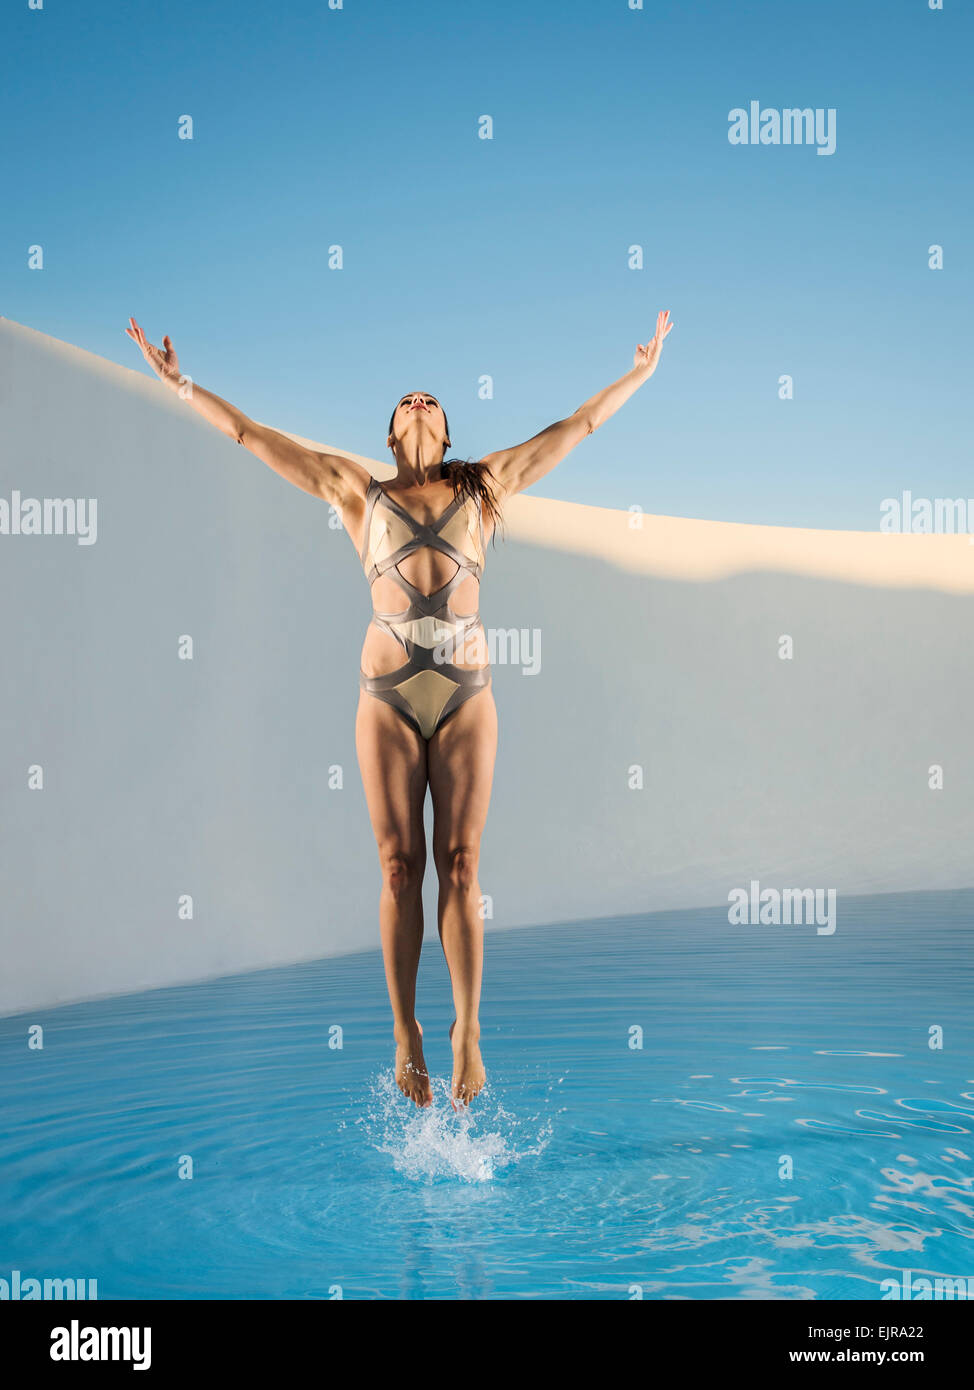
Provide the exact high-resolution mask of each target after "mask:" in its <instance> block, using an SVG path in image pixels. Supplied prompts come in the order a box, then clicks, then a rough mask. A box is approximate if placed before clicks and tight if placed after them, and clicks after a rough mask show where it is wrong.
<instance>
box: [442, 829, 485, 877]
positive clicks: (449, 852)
mask: <svg viewBox="0 0 974 1390" xmlns="http://www.w3.org/2000/svg"><path fill="white" fill-rule="evenodd" d="M479 863H480V845H479V844H478V843H477V842H476V841H474V840H469V839H468V840H461V841H458V842H457V843H456V844H453V845H450V846H448V847H447V848H446V849H444V850H443V851H442V852H441V853H439V854H438V855H437V858H436V872H437V875H438V876H439V880H440V883H441V884H443V885H446V884H449V885H450V886H451V887H453V888H472V887H473V886H474V884H475V883H476V882H477V868H478V866H479Z"/></svg>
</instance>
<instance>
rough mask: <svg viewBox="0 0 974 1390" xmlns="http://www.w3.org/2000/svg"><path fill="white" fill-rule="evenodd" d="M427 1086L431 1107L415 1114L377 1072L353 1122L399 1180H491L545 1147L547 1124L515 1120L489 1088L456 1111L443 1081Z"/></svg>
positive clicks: (389, 1074) (387, 1076)
mask: <svg viewBox="0 0 974 1390" xmlns="http://www.w3.org/2000/svg"><path fill="white" fill-rule="evenodd" d="M431 1082H432V1087H433V1104H432V1105H429V1106H427V1107H426V1108H425V1109H423V1110H420V1109H419V1108H418V1107H417V1106H415V1105H414V1104H413V1103H412V1101H408V1100H407V1099H406V1098H405V1096H403V1094H402V1092H401V1091H400V1090H399V1088H398V1087H397V1086H396V1083H395V1079H394V1077H393V1074H392V1072H391V1071H385V1072H380V1073H379V1075H378V1076H376V1077H374V1078H373V1081H372V1083H371V1087H370V1091H369V1104H368V1107H367V1110H366V1113H365V1115H364V1116H363V1117H362V1119H360V1120H359V1121H358V1123H360V1124H361V1125H362V1126H363V1128H364V1131H365V1135H366V1138H367V1139H368V1140H369V1142H370V1143H371V1144H372V1146H373V1147H374V1148H376V1149H378V1151H379V1152H380V1153H384V1154H388V1155H389V1156H390V1158H391V1159H392V1166H393V1167H394V1168H395V1169H396V1171H397V1172H398V1173H401V1174H402V1175H403V1177H406V1178H409V1179H411V1180H412V1181H414V1182H417V1181H423V1180H426V1181H430V1180H432V1179H435V1178H453V1179H457V1178H459V1179H460V1181H461V1182H468V1183H486V1182H491V1181H492V1180H493V1179H494V1178H495V1177H496V1175H497V1174H498V1172H499V1171H500V1170H501V1169H503V1168H508V1167H510V1166H511V1165H513V1164H516V1163H519V1162H520V1161H521V1160H522V1159H525V1158H529V1157H535V1156H536V1155H538V1154H540V1153H541V1152H543V1150H544V1149H545V1148H547V1146H548V1143H549V1141H550V1139H551V1121H550V1120H548V1119H545V1120H540V1119H539V1118H538V1117H537V1116H535V1117H533V1118H531V1119H519V1118H518V1117H517V1116H515V1115H512V1114H511V1113H510V1112H509V1111H507V1110H505V1109H504V1108H503V1106H502V1105H501V1104H500V1103H499V1102H497V1101H495V1100H494V1099H493V1097H492V1095H491V1091H490V1087H489V1086H488V1087H487V1088H485V1089H484V1090H483V1091H481V1093H480V1095H479V1096H478V1097H477V1099H476V1100H475V1101H474V1103H473V1105H472V1106H470V1107H468V1108H461V1109H460V1110H458V1111H456V1110H454V1109H453V1106H452V1104H451V1102H450V1085H449V1082H447V1081H445V1080H440V1079H437V1078H436V1077H433V1078H432V1079H431Z"/></svg>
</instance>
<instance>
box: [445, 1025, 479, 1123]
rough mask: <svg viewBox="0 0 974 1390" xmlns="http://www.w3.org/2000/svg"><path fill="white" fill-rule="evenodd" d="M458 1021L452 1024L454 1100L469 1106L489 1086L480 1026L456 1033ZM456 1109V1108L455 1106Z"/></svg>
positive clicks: (468, 1027)
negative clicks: (482, 1051) (481, 1048)
mask: <svg viewBox="0 0 974 1390" xmlns="http://www.w3.org/2000/svg"><path fill="white" fill-rule="evenodd" d="M456 1027H457V1021H456V1019H454V1020H453V1022H452V1023H451V1024H450V1042H451V1043H452V1045H453V1098H454V1100H457V1101H459V1102H460V1104H461V1105H469V1104H470V1102H471V1101H472V1100H473V1098H474V1096H475V1095H477V1093H478V1092H479V1091H480V1090H482V1089H483V1087H484V1086H485V1085H486V1084H487V1073H486V1072H485V1071H484V1059H483V1058H482V1057H481V1055H480V1024H479V1023H473V1024H470V1025H468V1026H467V1027H466V1028H463V1029H460V1030H458V1031H455V1030H456ZM454 1109H456V1106H454Z"/></svg>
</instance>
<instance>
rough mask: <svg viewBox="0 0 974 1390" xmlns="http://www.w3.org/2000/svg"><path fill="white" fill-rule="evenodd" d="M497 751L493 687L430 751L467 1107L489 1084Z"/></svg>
mask: <svg viewBox="0 0 974 1390" xmlns="http://www.w3.org/2000/svg"><path fill="white" fill-rule="evenodd" d="M496 753H497V711H496V708H495V706H494V696H493V692H492V691H491V689H490V687H489V686H488V687H487V689H486V690H482V691H480V692H479V693H478V694H477V695H474V696H473V697H472V698H471V699H469V700H467V701H466V703H465V704H463V705H461V706H460V708H459V709H458V710H457V712H456V714H454V715H453V716H452V717H451V718H450V719H448V720H447V722H446V723H445V724H444V725H443V727H442V728H441V729H438V730H437V732H436V733H435V734H434V735H433V737H432V738H431V739H430V741H429V744H428V747H427V764H428V769H427V770H428V776H429V785H430V792H431V793H432V796H433V859H434V861H435V863H436V872H437V875H438V878H439V884H440V897H439V908H438V912H437V918H438V926H439V931H440V941H441V942H442V944H443V953H444V955H445V956H446V962H447V965H448V966H449V969H450V980H451V982H452V984H453V1004H454V1008H455V1009H456V1019H455V1021H454V1024H453V1027H452V1028H451V1029H450V1039H451V1042H452V1044H453V1095H454V1097H455V1098H456V1099H457V1100H459V1101H461V1102H463V1103H468V1102H469V1101H470V1100H472V1099H473V1097H474V1096H475V1095H476V1094H477V1092H478V1091H479V1090H480V1089H481V1087H482V1086H483V1085H484V1082H485V1080H486V1076H485V1073H484V1064H483V1059H482V1058H481V1055H480V982H481V978H482V976H483V965H484V923H483V918H482V916H481V913H480V884H479V882H478V880H477V869H478V866H479V863H480V837H481V835H482V834H483V829H484V824H485V822H486V820H487V808H488V806H489V804H490V792H491V786H492V784H493V779H494V759H495V756H496Z"/></svg>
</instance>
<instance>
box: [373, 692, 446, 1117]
mask: <svg viewBox="0 0 974 1390" xmlns="http://www.w3.org/2000/svg"><path fill="white" fill-rule="evenodd" d="M355 746H356V749H357V751H358V760H359V768H360V770H361V773H362V784H363V786H364V788H365V800H366V803H367V804H368V808H369V817H370V819H371V821H372V830H373V833H374V834H375V840H376V844H377V845H378V849H379V863H380V865H381V867H382V895H381V897H380V899H379V928H380V931H381V935H382V956H383V960H384V961H385V968H386V983H387V985H388V987H389V1000H390V1003H391V1004H392V1018H393V1033H394V1036H395V1039H396V1084H397V1085H398V1087H399V1089H400V1090H401V1091H402V1092H403V1094H404V1095H407V1096H409V1098H410V1099H411V1100H414V1101H415V1102H416V1104H417V1105H420V1106H423V1105H429V1104H431V1102H432V1099H433V1094H432V1090H431V1087H430V1080H429V1073H428V1072H427V1069H426V1061H425V1058H424V1057H423V1030H422V1028H421V1027H420V1025H419V1023H418V1021H417V1019H416V973H417V971H418V969H419V956H420V951H421V950H422V945H423V873H424V870H425V868H426V834H425V831H424V829H423V803H424V801H425V800H426V744H425V742H424V740H423V739H422V738H420V736H419V734H418V733H416V731H415V730H414V729H413V728H411V727H410V725H408V724H407V723H406V721H405V720H404V719H402V718H401V717H400V716H399V715H398V714H397V713H396V711H395V710H394V709H393V708H392V707H391V706H390V705H387V704H385V703H383V701H381V700H377V699H375V697H374V696H372V695H369V694H367V693H366V692H365V691H361V692H360V694H359V706H358V716H357V718H356V721H355Z"/></svg>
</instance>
